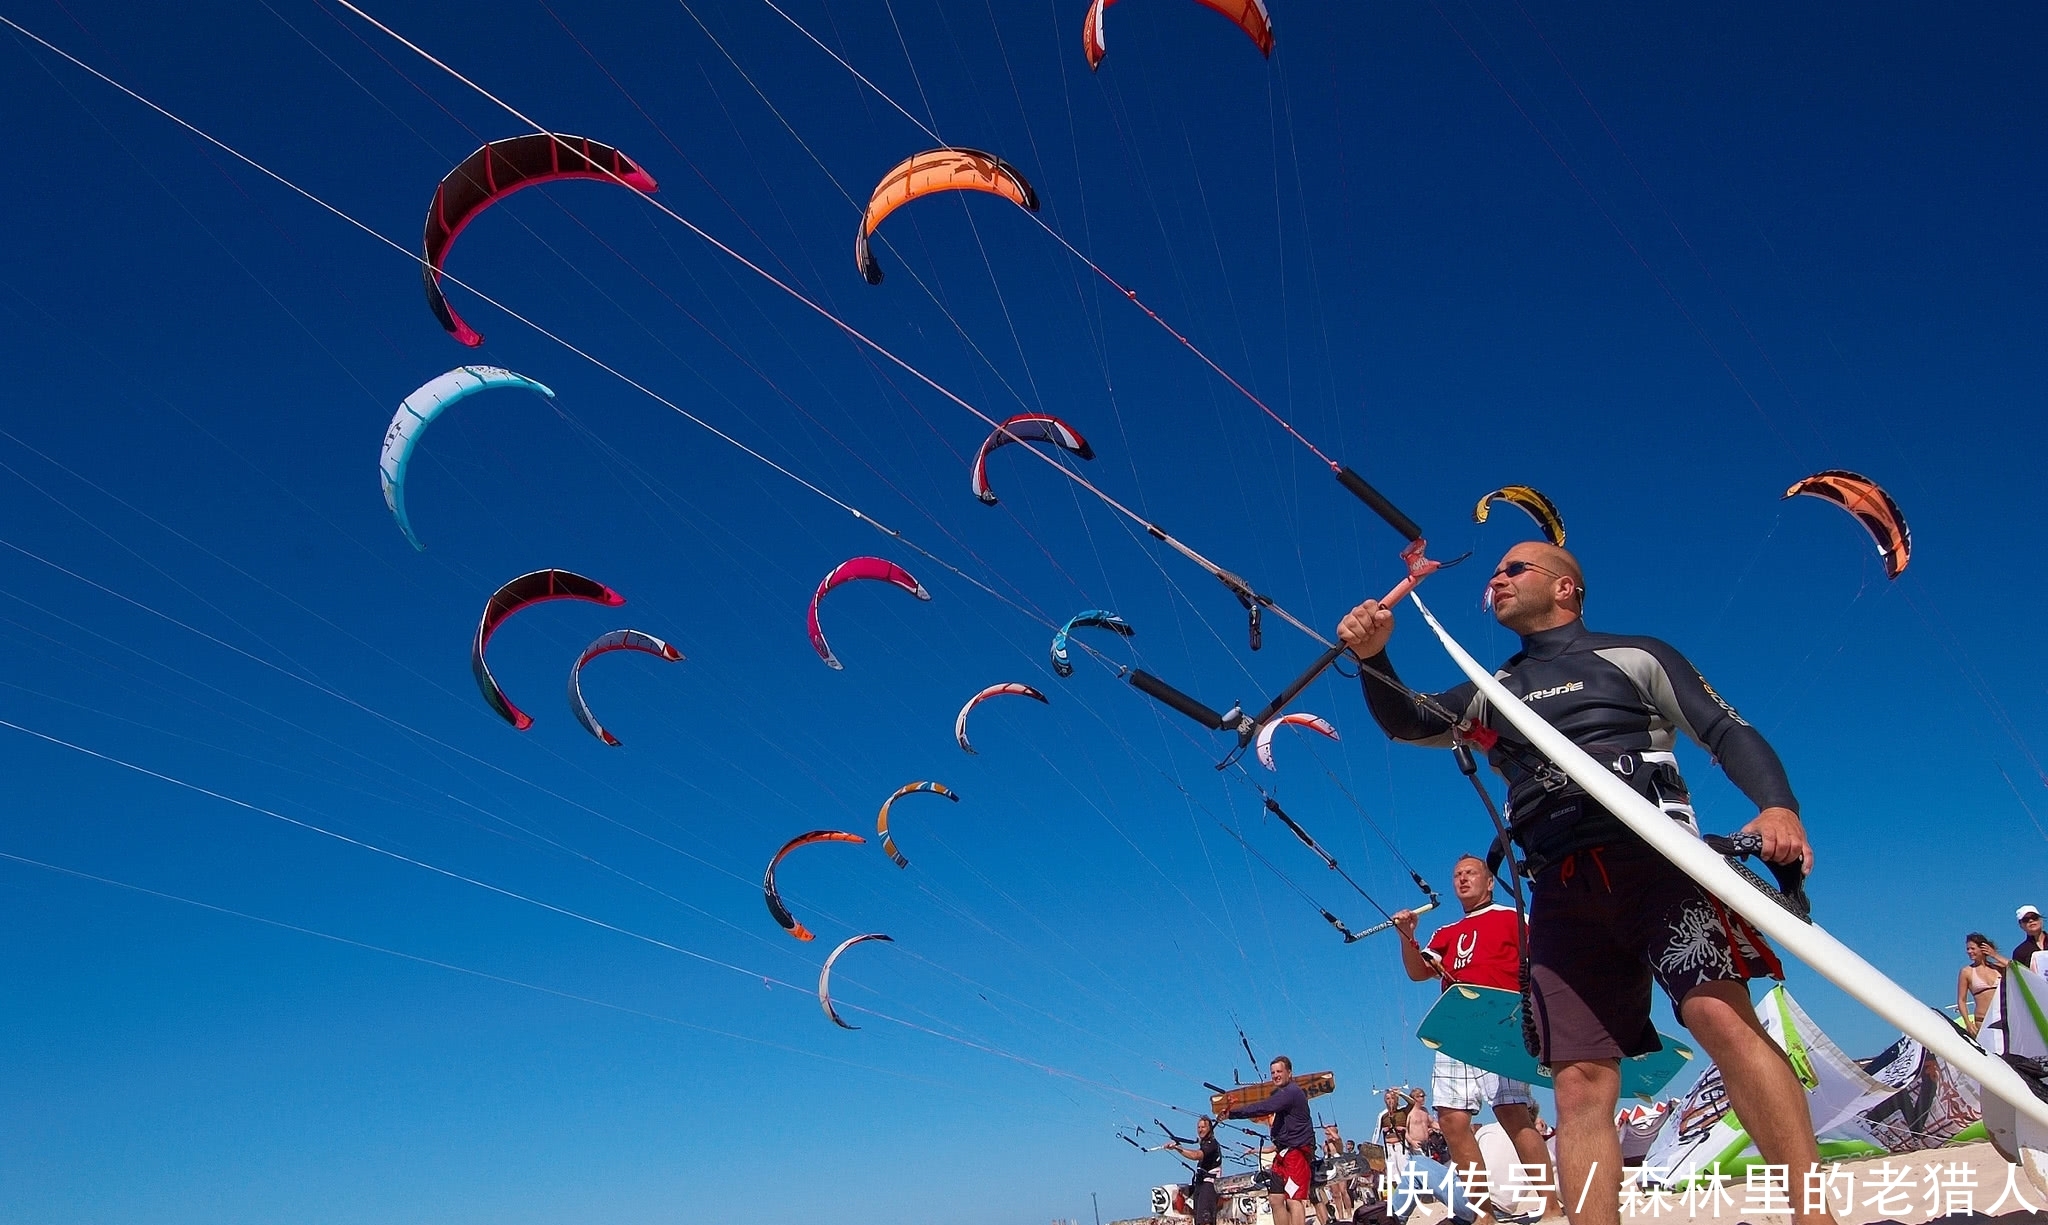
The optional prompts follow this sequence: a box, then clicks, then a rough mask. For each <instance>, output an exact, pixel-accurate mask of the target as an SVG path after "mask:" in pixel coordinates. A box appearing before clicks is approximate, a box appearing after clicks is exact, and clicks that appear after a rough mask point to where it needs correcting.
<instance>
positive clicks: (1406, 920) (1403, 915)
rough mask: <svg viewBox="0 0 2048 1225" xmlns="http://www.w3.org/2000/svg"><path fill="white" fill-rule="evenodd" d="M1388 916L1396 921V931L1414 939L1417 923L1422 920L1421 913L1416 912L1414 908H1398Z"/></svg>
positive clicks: (1411, 939)
mask: <svg viewBox="0 0 2048 1225" xmlns="http://www.w3.org/2000/svg"><path fill="white" fill-rule="evenodd" d="M1387 917H1388V918H1391V919H1392V920H1393V921H1394V930H1395V931H1397V932H1400V933H1401V934H1402V935H1403V936H1405V937H1407V938H1408V940H1409V941H1410V942H1413V941H1414V939H1415V924H1416V923H1417V922H1419V921H1420V920H1421V918H1422V916H1421V915H1418V914H1416V913H1415V912H1414V911H1412V910H1397V911H1395V912H1394V913H1393V914H1391V915H1389V916H1387Z"/></svg>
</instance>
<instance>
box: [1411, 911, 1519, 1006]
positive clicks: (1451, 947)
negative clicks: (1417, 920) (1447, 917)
mask: <svg viewBox="0 0 2048 1225" xmlns="http://www.w3.org/2000/svg"><path fill="white" fill-rule="evenodd" d="M1518 922H1519V920H1518V918H1517V917H1516V915H1515V908H1514V907H1512V906H1502V905H1500V904H1499V903H1495V904H1494V905H1491V906H1487V907H1484V908H1483V909H1480V910H1475V911H1473V912H1472V913H1471V914H1468V915H1466V916H1465V917H1464V918H1462V919H1459V920H1458V921H1457V922H1456V923H1452V924H1449V925H1447V926H1444V927H1439V928H1437V929H1436V935H1434V936H1431V937H1430V938H1429V951H1430V952H1432V953H1435V954H1436V955H1437V956H1438V957H1440V958H1442V959H1443V967H1444V969H1445V970H1447V971H1449V973H1450V976H1451V977H1452V978H1453V979H1455V980H1457V981H1458V982H1461V983H1471V984H1472V985H1473V986H1475V987H1499V988H1501V989H1502V990H1504V991H1520V990H1521V989H1522V954H1521V950H1520V948H1519V947H1517V945H1516V943H1515V926H1516V924H1517V923H1518Z"/></svg>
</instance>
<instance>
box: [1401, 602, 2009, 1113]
mask: <svg viewBox="0 0 2048 1225" xmlns="http://www.w3.org/2000/svg"><path fill="white" fill-rule="evenodd" d="M1408 598H1409V599H1410V600H1412V601H1413V602H1414V604H1415V607H1416V609H1417V610H1419V611H1420V612H1421V613H1422V618H1423V620H1424V621H1426V622H1428V623H1429V628H1430V629H1431V630H1432V631H1434V632H1435V634H1436V636H1437V640H1438V641H1439V642H1442V643H1443V646H1444V650H1445V651H1447V652H1448V653H1449V654H1450V656H1451V659H1452V661H1453V662H1455V663H1456V664H1457V665H1458V670H1459V671H1461V672H1463V673H1464V674H1465V676H1466V677H1467V678H1468V679H1469V680H1471V682H1472V683H1473V685H1475V686H1477V687H1478V689H1479V692H1480V694H1481V695H1483V696H1484V697H1485V698H1486V700H1487V702H1488V704H1490V705H1491V706H1493V707H1494V708H1495V709H1496V710H1498V711H1500V713H1501V715H1502V716H1503V717H1504V718H1506V719H1507V721H1508V722H1509V723H1511V724H1513V725H1514V727H1515V730H1516V731H1518V732H1520V733H1521V734H1522V735H1523V736H1524V737H1525V738H1527V740H1528V742H1529V743H1530V744H1531V745H1532V746H1534V747H1535V749H1536V751H1537V752H1539V753H1542V754H1543V755H1544V756H1545V757H1547V758H1549V759H1550V760H1551V761H1553V762H1555V763H1557V766H1558V768H1559V769H1561V770H1563V771H1564V772H1565V773H1566V774H1567V775H1569V776H1570V777H1571V780H1572V781H1573V782H1575V783H1577V784H1578V785H1579V786H1580V787H1582V788H1584V789H1585V791H1586V794H1587V795H1589V796H1591V797H1592V798H1593V800H1594V801H1595V802H1596V803H1598V804H1599V805H1600V806H1601V807H1603V808H1605V809H1606V810H1607V811H1609V812H1611V813H1613V814H1614V815H1615V816H1616V817H1618V818H1620V820H1621V822H1622V823H1623V824H1625V825H1627V826H1628V827H1629V829H1631V830H1633V831H1635V833H1636V834H1637V835H1638V836H1639V837H1641V838H1642V840H1643V841H1645V842H1647V843H1649V844H1650V845H1651V846H1652V847H1654V848H1656V850H1657V852H1658V853H1659V854H1661V855H1663V856H1664V857H1665V858H1666V859H1669V860H1670V861H1671V862H1672V863H1673V864H1674V865H1675V866H1677V868H1678V869H1679V871H1681V872H1684V873H1685V874H1686V875H1687V876H1690V877H1691V878H1692V879H1693V880H1695V881H1697V882H1698V883H1699V885H1700V887H1701V888H1703V889H1705V890H1706V891H1707V892H1708V893H1711V894H1713V895H1714V896H1715V897H1717V898H1719V899H1720V900H1721V901H1722V902H1723V903H1724V904H1725V905H1727V906H1728V907H1729V908H1730V909H1732V910H1733V911H1735V913H1737V914H1739V915H1741V916H1742V917H1743V918H1745V919H1747V920H1749V922H1750V923H1751V924H1752V925H1753V926H1755V927H1756V929H1757V930H1758V931H1760V932H1762V933H1763V934H1764V935H1765V936H1767V937H1769V938H1770V939H1771V940H1773V941H1775V942H1776V943H1777V945H1778V947H1779V948H1781V949H1783V950H1785V951H1786V952H1788V953H1790V954H1792V955H1793V956H1794V957H1797V958H1798V959H1799V960H1801V961H1803V962H1805V963H1806V964H1807V965H1808V966H1809V967H1810V968H1812V969H1813V971H1814V972H1815V973H1817V974H1819V975H1820V976H1821V977H1822V978H1825V979H1827V980H1828V981H1829V982H1831V983H1833V984H1835V985H1836V986H1837V987H1840V988H1841V989H1842V990H1844V991H1846V992H1848V993H1849V994H1850V995H1851V996H1853V997H1855V998H1856V1000H1857V1001H1858V1002H1860V1003H1861V1004H1863V1006H1864V1007H1866V1008H1868V1009H1870V1010H1871V1011H1872V1012H1874V1013H1876V1014H1877V1015H1878V1016H1880V1017H1882V1018H1884V1019H1885V1020H1886V1021H1888V1022H1890V1023H1891V1024H1892V1025H1895V1026H1897V1027H1898V1028H1899V1029H1900V1030H1901V1031H1903V1032H1904V1033H1907V1034H1910V1035H1911V1036H1912V1037H1914V1038H1915V1039H1917V1040H1918V1041H1919V1042H1920V1045H1922V1046H1924V1047H1926V1048H1927V1049H1928V1050H1930V1051H1933V1052H1934V1053H1935V1054H1937V1055H1939V1056H1941V1057H1942V1058H1943V1059H1946V1060H1948V1061H1949V1062H1950V1063H1951V1064H1954V1065H1955V1067H1956V1069H1957V1070H1958V1071H1960V1072H1962V1073H1963V1074H1964V1075H1966V1076H1970V1077H1973V1078H1975V1079H1976V1080H1977V1082H1978V1083H1979V1084H1981V1085H1982V1086H1983V1088H1984V1091H1985V1093H1987V1094H1989V1095H1991V1096H1992V1097H1995V1098H1997V1099H1998V1100H1999V1101H2001V1102H2003V1103H2005V1104H2006V1105H2007V1106H2010V1107H2011V1108H2012V1110H2013V1111H2014V1112H2015V1113H2017V1114H2018V1115H2019V1116H2021V1117H2022V1118H2024V1119H2026V1120H2029V1121H2031V1122H2032V1123H2034V1124H2037V1125H2039V1126H2040V1127H2044V1128H2048V1102H2044V1101H2042V1100H2041V1099H2040V1098H2037V1097H2035V1096H2034V1095H2033V1093H2032V1092H2031V1091H2030V1090H2029V1089H2028V1088H2027V1083H2026V1082H2025V1081H2024V1080H2022V1079H2020V1075H2019V1073H2017V1072H2015V1071H2013V1070H2012V1069H2011V1068H2009V1067H2007V1066H2006V1064H2005V1061H2004V1060H2002V1059H1998V1058H1995V1057H1993V1056H1991V1055H1987V1054H1985V1053H1984V1052H1983V1051H1981V1050H1979V1049H1978V1048H1977V1046H1976V1045H1975V1044H1974V1043H1972V1042H1971V1041H1970V1040H1969V1039H1968V1038H1966V1037H1964V1036H1963V1034H1962V1033H1961V1032H1960V1031H1959V1030H1957V1029H1956V1028H1955V1026H1953V1025H1951V1024H1949V1023H1948V1021H1946V1020H1945V1019H1943V1017H1942V1015H1941V1014H1940V1013H1938V1012H1936V1011H1934V1009H1932V1008H1930V1007H1928V1006H1927V1005H1926V1004H1923V1003H1921V1002H1920V1001H1919V1000H1917V999H1915V998H1914V997H1913V995H1912V993H1911V992H1909V991H1907V990H1906V989H1905V988H1903V987H1901V986H1899V985H1898V984H1897V983H1895V982H1893V981H1892V980H1891V979H1890V978H1888V977H1886V976H1885V975H1884V973H1883V972H1881V971H1879V970H1878V969H1877V967H1875V966H1873V965H1871V964H1870V963H1869V962H1867V961H1865V960H1863V958H1862V957H1860V956H1858V955H1857V954H1856V953H1855V951H1854V950H1852V949H1850V948H1849V946H1848V945H1846V944H1843V943H1842V942H1841V941H1840V940H1837V939H1835V937H1834V936H1832V935H1830V934H1829V933H1828V931H1827V929H1826V928H1823V927H1821V926H1820V925H1819V924H1818V923H1812V924H1809V923H1803V922H1801V921H1800V920H1799V919H1798V918H1797V917H1795V916H1794V915H1792V914H1791V913H1790V912H1788V911H1786V910H1785V909H1784V908H1783V907H1781V906H1779V905H1778V904H1777V903H1776V902H1773V901H1771V900H1770V899H1769V898H1767V897H1765V896H1764V895H1763V894H1761V893H1759V892H1757V890H1756V888H1755V886H1753V885H1751V884H1750V883H1749V882H1748V881H1745V880H1743V879H1742V877H1741V876H1739V875H1737V874H1736V872H1735V869H1733V868H1731V867H1729V866H1728V863H1727V861H1726V860H1724V859H1722V858H1721V857H1720V856H1719V855H1716V854H1715V853H1714V852H1713V851H1712V850H1711V849H1710V848H1709V847H1708V846H1707V844H1706V843H1704V842H1701V841H1700V840H1699V839H1698V838H1697V837H1695V836H1693V834H1692V833H1690V832H1689V831H1688V830H1686V829H1685V828H1684V827H1683V826H1681V825H1679V824H1678V823H1677V822H1676V821H1673V820H1672V819H1671V818H1669V817H1667V816H1665V815H1664V813H1663V812H1662V811H1660V810H1659V809H1658V808H1657V806H1656V805H1654V804H1652V803H1650V802H1649V801H1648V800H1646V799H1644V798H1643V797H1642V796H1640V795H1638V794H1636V791H1635V789H1634V788H1633V787H1631V786H1629V785H1628V784H1627V783H1625V782H1623V781H1622V780H1621V779H1620V778H1619V777H1618V776H1616V775H1615V774H1614V773H1613V772H1612V771H1610V770H1607V769H1605V768H1604V767H1602V766H1601V765H1600V763H1598V762H1596V761H1594V760H1593V759H1592V758H1591V757H1589V756H1587V754H1586V751H1585V750H1584V749H1581V748H1580V747H1579V746H1578V745H1576V744H1573V743H1572V742H1571V741H1570V740H1569V739H1567V738H1566V737H1565V735H1564V733H1562V732H1560V731H1558V730H1557V729H1556V728H1554V727H1552V726H1550V724H1549V723H1547V722H1545V721H1544V719H1543V717H1542V716H1541V715H1539V714H1537V713H1536V712H1535V711H1533V710H1530V709H1529V708H1528V707H1527V706H1526V705H1524V704H1523V702H1522V700H1521V699H1520V698H1518V697H1516V696H1515V695H1514V694H1512V693H1510V692H1508V689H1507V686H1505V685H1503V684H1501V683H1500V681H1498V680H1497V679H1495V678H1494V675H1493V673H1491V672H1488V671H1487V670H1486V669H1485V668H1484V667H1482V666H1480V663H1479V661H1478V660H1476V659H1474V658H1472V656H1471V654H1470V652H1468V651H1466V650H1465V648H1464V647H1462V646H1460V645H1458V641H1457V639H1455V638H1452V637H1451V635H1450V633H1449V632H1448V631H1446V630H1445V629H1444V627H1443V625H1442V623H1441V622H1439V621H1438V620H1437V619H1436V616H1435V615H1434V614H1432V613H1431V612H1430V611H1429V607H1428V606H1427V605H1425V604H1424V603H1423V602H1422V600H1421V598H1420V597H1419V596H1417V595H1415V594H1414V593H1412V592H1411V593H1410V594H1409V596H1408ZM1991 1114H1992V1107H1991V1103H1989V1102H1986V1103H1985V1115H1986V1118H1987V1121H1988V1119H1989V1118H1990V1116H1991ZM2025 1130H2026V1131H2027V1132H2029V1133H2031V1132H2033V1131H2034V1129H2033V1128H2027V1129H2025Z"/></svg>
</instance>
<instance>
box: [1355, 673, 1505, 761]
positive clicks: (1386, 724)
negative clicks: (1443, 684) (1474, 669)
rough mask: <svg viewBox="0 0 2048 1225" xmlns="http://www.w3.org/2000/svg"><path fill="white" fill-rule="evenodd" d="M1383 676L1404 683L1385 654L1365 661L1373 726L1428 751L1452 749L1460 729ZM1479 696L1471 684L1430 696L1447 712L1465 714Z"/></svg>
mask: <svg viewBox="0 0 2048 1225" xmlns="http://www.w3.org/2000/svg"><path fill="white" fill-rule="evenodd" d="M1375 673H1377V674H1378V675H1375ZM1382 676H1384V677H1388V678H1391V679H1393V680H1399V679H1400V674H1399V673H1397V672H1395V671H1394V661H1393V660H1391V659H1389V658H1387V653H1386V652H1385V651H1381V652H1380V653H1379V654H1377V655H1375V656H1373V657H1372V658H1371V659H1368V660H1365V661H1364V662H1363V663H1361V664H1360V666H1359V671H1358V683H1359V686H1360V687H1361V688H1363V689H1364V690H1365V705H1366V708H1367V709H1369V710H1371V711H1372V717H1373V722H1375V723H1378V724H1379V725H1380V730H1381V731H1383V732H1385V733H1386V734H1387V735H1388V736H1389V737H1391V738H1393V739H1395V740H1400V741H1403V742H1405V743H1408V744H1415V745H1421V746H1423V747H1424V748H1437V749H1447V748H1449V747H1451V733H1452V731H1453V730H1455V728H1456V725H1455V724H1453V723H1452V722H1451V721H1450V720H1449V719H1446V718H1444V717H1443V716H1442V715H1440V714H1437V713H1435V712H1434V711H1431V710H1428V709H1425V708H1424V707H1423V706H1422V704H1421V703H1419V702H1417V701H1416V700H1415V699H1414V698H1411V697H1409V696H1408V695H1407V694H1406V693H1403V692H1402V691H1401V690H1400V689H1399V688H1397V687H1395V686H1393V685H1390V684H1388V683H1387V681H1385V680H1382V679H1380V678H1381V677H1382ZM1475 692H1476V690H1475V689H1474V687H1473V685H1472V684H1471V682H1469V681H1468V682H1466V683H1465V684H1462V685H1459V686H1458V687H1457V688H1455V689H1448V690H1445V691H1444V692H1443V693H1437V694H1431V695H1430V696H1431V697H1433V698H1434V699H1435V700H1436V702H1437V704H1438V705H1440V706H1442V707H1443V708H1444V709H1445V710H1454V711H1460V712H1463V711H1465V710H1467V709H1468V708H1469V707H1470V706H1471V705H1472V699H1473V695H1474V693H1475Z"/></svg>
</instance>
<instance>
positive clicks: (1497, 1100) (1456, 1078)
mask: <svg viewBox="0 0 2048 1225" xmlns="http://www.w3.org/2000/svg"><path fill="white" fill-rule="evenodd" d="M1429 1100H1430V1102H1431V1103H1432V1104H1434V1105H1435V1106H1436V1108H1437V1109H1438V1110H1462V1111H1465V1112H1466V1113H1467V1114H1473V1113H1476V1112H1478V1111H1481V1110H1484V1109H1486V1108H1487V1107H1488V1106H1526V1105H1528V1104H1529V1103H1530V1102H1531V1101H1533V1100H1534V1099H1532V1098H1531V1097H1530V1096H1529V1086H1528V1085H1527V1084H1526V1083H1524V1082H1522V1081H1519V1080H1512V1079H1510V1078H1508V1077H1506V1076H1501V1075H1499V1074H1497V1073H1494V1072H1489V1071H1487V1070H1486V1069H1485V1068H1476V1067H1473V1066H1472V1065H1471V1064H1469V1063H1460V1062H1459V1061H1458V1060H1456V1059H1453V1058H1451V1057H1450V1056H1449V1055H1446V1054H1444V1053H1443V1052H1442V1051H1438V1052H1437V1056H1436V1067H1435V1068H1434V1069H1432V1070H1431V1072H1430V1076H1429Z"/></svg>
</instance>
